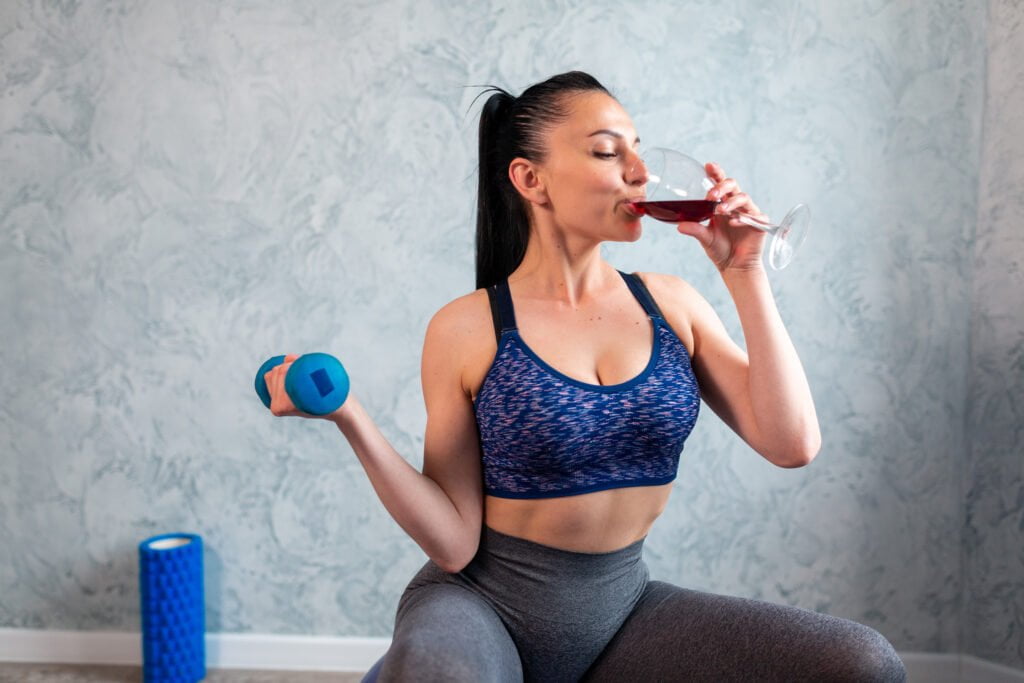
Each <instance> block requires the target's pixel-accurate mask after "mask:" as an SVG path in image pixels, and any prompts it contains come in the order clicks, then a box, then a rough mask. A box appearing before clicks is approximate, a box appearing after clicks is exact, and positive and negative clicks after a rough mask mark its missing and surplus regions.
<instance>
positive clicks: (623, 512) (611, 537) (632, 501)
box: [484, 484, 672, 553]
mask: <svg viewBox="0 0 1024 683" xmlns="http://www.w3.org/2000/svg"><path fill="white" fill-rule="evenodd" d="M671 491H672V484H663V485H661V486H633V487H629V488H620V489H608V490H605V491H595V492H593V493H584V494H580V495H577V496H564V497H560V498H530V499H518V498H498V497H495V496H485V497H484V524H485V525H487V526H489V527H490V528H492V529H494V530H495V531H500V532H501V533H503V534H506V535H508V536H517V537H519V538H525V539H527V540H530V541H533V542H534V543H540V544H542V545H547V546H551V547H554V548H561V549H562V550H571V551H573V552H581V553H607V552H612V551H614V550H619V549H621V548H625V547H626V546H628V545H631V544H632V543H634V542H636V541H638V540H640V539H641V538H643V537H644V536H646V535H647V532H648V531H650V529H651V525H652V524H654V520H655V519H657V518H658V516H659V515H660V514H661V512H662V511H663V510H664V509H665V505H666V503H667V502H668V497H669V494H670V493H671Z"/></svg>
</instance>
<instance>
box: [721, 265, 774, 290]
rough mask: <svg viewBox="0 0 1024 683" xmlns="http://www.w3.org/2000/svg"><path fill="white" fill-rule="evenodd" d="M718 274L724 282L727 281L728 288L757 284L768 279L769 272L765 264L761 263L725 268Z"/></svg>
mask: <svg viewBox="0 0 1024 683" xmlns="http://www.w3.org/2000/svg"><path fill="white" fill-rule="evenodd" d="M718 272H719V274H720V275H721V276H722V280H724V281H725V284H726V286H727V287H728V286H731V285H732V284H745V283H748V282H757V281H761V280H764V279H766V278H767V277H768V271H766V270H765V268H764V264H763V263H761V262H760V261H759V262H757V263H756V264H750V265H746V266H731V267H728V268H723V269H722V270H720V271H718Z"/></svg>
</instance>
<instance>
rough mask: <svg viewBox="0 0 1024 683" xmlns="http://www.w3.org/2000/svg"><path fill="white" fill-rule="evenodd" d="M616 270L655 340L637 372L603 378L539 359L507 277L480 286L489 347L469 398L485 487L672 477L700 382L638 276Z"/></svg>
mask: <svg viewBox="0 0 1024 683" xmlns="http://www.w3.org/2000/svg"><path fill="white" fill-rule="evenodd" d="M618 272H619V274H620V275H621V276H622V278H623V279H624V280H625V281H626V284H627V285H628V286H629V289H630V291H632V292H633V295H634V296H635V297H636V298H637V300H638V301H639V302H640V304H641V305H642V306H643V307H644V310H645V311H646V312H647V315H648V316H649V317H650V319H651V323H652V325H653V326H654V348H653V350H652V352H651V359H650V361H648V363H647V367H646V368H644V370H643V372H641V373H640V374H639V375H637V376H636V377H634V378H633V379H631V380H629V381H628V382H623V383H622V384H612V385H608V386H605V385H600V384H589V383H587V382H581V381H579V380H576V379H573V378H572V377H568V376H566V375H563V374H562V373H560V372H558V371H557V370H555V369H554V368H552V367H551V366H550V365H548V364H547V363H545V362H544V361H543V360H541V358H540V357H539V356H537V354H536V353H534V352H533V349H531V348H530V347H529V346H527V345H526V343H525V342H524V341H523V340H522V338H521V337H520V336H519V330H518V329H517V328H516V317H515V311H514V310H513V307H512V297H511V295H510V293H509V288H508V280H507V278H506V279H505V280H503V281H501V282H499V283H498V284H496V285H494V286H493V287H490V288H488V290H487V294H488V296H489V297H490V302H491V312H492V315H493V318H494V332H495V335H496V336H497V338H498V352H497V354H496V355H495V357H494V362H493V364H492V365H491V368H490V370H488V372H487V375H486V376H485V377H484V381H483V385H482V386H481V387H480V392H479V394H478V395H477V397H476V399H475V400H474V402H473V406H474V408H475V410H476V422H477V427H478V428H479V433H480V445H481V450H482V451H483V473H484V492H485V493H486V494H487V495H490V496H497V497H500V498H555V497H559V496H572V495H578V494H581V493H590V492H593V491H602V490H605V489H614V488H624V487H628V486H657V485H660V484H667V483H669V482H671V481H673V480H674V479H675V478H676V471H677V469H678V466H679V455H680V453H681V451H682V450H683V443H684V442H685V441H686V437H687V436H689V434H690V431H691V430H692V429H693V425H694V423H696V421H697V414H698V412H699V411H700V388H699V387H698V386H697V378H696V377H695V376H694V374H693V368H692V367H691V364H690V354H689V352H688V351H687V350H686V346H684V345H683V342H682V341H681V340H680V338H679V337H678V336H677V335H676V333H675V332H674V331H673V330H672V328H671V327H669V324H668V323H667V322H666V321H665V317H664V316H663V315H662V314H661V310H660V309H659V308H658V305H657V304H656V303H655V302H654V299H653V298H652V297H651V294H650V292H649V291H648V290H647V287H646V286H644V283H643V281H642V280H641V279H640V277H639V276H637V275H636V273H630V274H626V273H623V272H622V271H618Z"/></svg>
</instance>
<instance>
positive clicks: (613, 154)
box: [594, 152, 618, 159]
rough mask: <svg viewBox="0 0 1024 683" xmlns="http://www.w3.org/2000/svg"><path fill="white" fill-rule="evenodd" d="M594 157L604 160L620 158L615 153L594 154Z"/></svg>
mask: <svg viewBox="0 0 1024 683" xmlns="http://www.w3.org/2000/svg"><path fill="white" fill-rule="evenodd" d="M594 156H596V157H601V158H602V159H611V158H612V157H615V156H618V154H616V153H615V152H594Z"/></svg>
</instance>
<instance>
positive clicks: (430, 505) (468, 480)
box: [330, 295, 489, 573]
mask: <svg viewBox="0 0 1024 683" xmlns="http://www.w3.org/2000/svg"><path fill="white" fill-rule="evenodd" d="M471 296H472V295H469V296H467V297H462V298H461V299H457V300H455V301H453V302H452V303H450V304H448V305H447V306H445V307H444V308H442V309H441V310H440V311H438V312H437V313H436V314H435V315H434V317H433V318H431V320H430V323H429V324H428V325H427V332H426V337H425V340H424V343H423V359H422V364H421V378H422V384H423V398H424V401H425V402H426V409H427V430H426V436H425V440H424V453H423V472H422V473H420V472H418V471H417V470H416V468H414V467H413V466H412V465H410V464H409V463H408V462H407V461H406V460H405V459H404V458H402V456H401V455H399V453H398V452H397V451H395V449H394V448H393V447H392V446H391V444H390V443H388V441H387V439H386V438H385V437H384V435H383V434H382V433H381V431H380V429H378V428H377V425H376V424H374V422H373V419H372V418H371V417H370V416H369V414H367V412H366V411H365V410H364V409H363V406H362V404H361V403H359V401H358V400H357V399H356V397H355V396H353V395H351V394H350V395H349V397H348V399H347V400H346V401H345V403H344V404H343V405H342V407H341V408H339V409H338V410H337V411H336V412H335V413H334V414H333V415H331V416H330V419H331V420H332V421H333V422H334V423H335V424H337V425H338V428H339V429H340V430H341V432H342V433H343V434H344V435H345V437H346V438H347V439H348V442H349V444H350V445H351V446H352V449H353V450H354V451H355V453H356V457H358V458H359V462H361V463H362V464H363V468H364V469H365V470H366V474H367V475H368V476H369V478H370V483H371V484H372V485H373V488H374V490H375V491H376V492H377V495H378V496H379V497H380V500H381V502H382V503H383V504H384V507H385V508H387V510H388V512H389V513H390V514H391V516H392V517H393V518H394V519H395V521H396V522H398V524H399V526H401V527H402V529H404V530H405V532H406V533H408V534H409V535H410V536H411V537H412V539H413V540H414V541H416V543H417V544H419V546H420V548H422V549H423V552H425V553H426V554H427V556H428V557H430V559H431V560H433V561H434V563H435V564H437V565H438V566H439V567H441V569H443V570H445V571H447V572H452V573H455V572H458V571H461V570H462V568H463V567H465V566H466V565H467V564H469V561H470V560H472V559H473V556H474V555H476V551H477V547H478V544H479V542H480V530H481V524H482V523H483V482H482V474H481V462H480V442H479V437H478V433H477V429H476V417H475V414H474V412H473V403H472V400H471V399H470V397H469V396H468V395H467V393H466V391H465V390H464V389H463V385H462V375H463V373H462V369H463V362H464V359H465V358H466V357H467V355H468V354H466V353H464V352H463V351H462V349H464V348H465V345H466V343H467V342H469V341H470V339H471V335H472V333H473V330H472V327H473V325H472V320H471V319H472V317H473V316H472V313H473V311H472V306H471V304H472V302H471V301H469V299H470V298H471ZM487 320H488V321H489V318H488V319H487Z"/></svg>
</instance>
